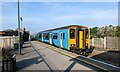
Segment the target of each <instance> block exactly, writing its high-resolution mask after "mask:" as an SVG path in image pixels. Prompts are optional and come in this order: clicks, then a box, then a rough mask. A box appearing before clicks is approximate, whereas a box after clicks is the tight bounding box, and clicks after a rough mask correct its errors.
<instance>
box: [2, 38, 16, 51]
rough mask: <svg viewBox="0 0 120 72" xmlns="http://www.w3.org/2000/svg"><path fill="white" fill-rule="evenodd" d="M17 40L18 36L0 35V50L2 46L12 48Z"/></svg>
mask: <svg viewBox="0 0 120 72" xmlns="http://www.w3.org/2000/svg"><path fill="white" fill-rule="evenodd" d="M17 42H18V37H17V36H16V37H13V36H1V37H0V52H1V50H2V48H5V49H13V48H14V44H15V43H17Z"/></svg>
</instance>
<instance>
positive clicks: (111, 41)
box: [91, 37, 120, 51]
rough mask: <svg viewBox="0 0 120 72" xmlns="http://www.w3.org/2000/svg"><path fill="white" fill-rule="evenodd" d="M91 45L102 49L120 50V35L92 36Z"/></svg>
mask: <svg viewBox="0 0 120 72" xmlns="http://www.w3.org/2000/svg"><path fill="white" fill-rule="evenodd" d="M91 45H92V46H95V47H96V49H100V50H107V51H108V50H114V51H118V50H119V51H120V38H119V37H104V38H92V39H91Z"/></svg>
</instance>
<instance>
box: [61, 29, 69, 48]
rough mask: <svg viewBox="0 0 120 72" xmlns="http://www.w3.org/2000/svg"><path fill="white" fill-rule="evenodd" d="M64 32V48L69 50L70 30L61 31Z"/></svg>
mask: <svg viewBox="0 0 120 72" xmlns="http://www.w3.org/2000/svg"><path fill="white" fill-rule="evenodd" d="M61 32H62V36H63V37H62V48H63V49H66V50H68V29H64V30H61Z"/></svg>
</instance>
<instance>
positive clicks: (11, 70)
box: [2, 54, 16, 72]
mask: <svg viewBox="0 0 120 72" xmlns="http://www.w3.org/2000/svg"><path fill="white" fill-rule="evenodd" d="M15 71H16V55H15V54H12V55H9V56H8V57H6V58H3V59H2V72H15Z"/></svg>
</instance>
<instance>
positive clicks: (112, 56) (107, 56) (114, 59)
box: [65, 51, 120, 72]
mask: <svg viewBox="0 0 120 72" xmlns="http://www.w3.org/2000/svg"><path fill="white" fill-rule="evenodd" d="M76 58H79V59H82V60H85V59H84V58H82V57H80V56H78V57H76ZM76 58H73V59H70V60H69V61H73V63H72V64H71V65H70V66H69V67H68V68H67V69H66V70H65V72H69V71H71V70H72V68H73V67H74V65H75V64H76V63H78V64H80V65H83V66H85V67H88V68H90V69H92V70H95V71H97V72H101V69H99V68H95V67H93V66H92V65H88V64H87V63H85V62H82V61H78V60H76ZM91 58H93V59H96V60H100V61H103V62H106V63H108V64H113V65H116V66H120V61H119V59H120V52H116V51H108V52H104V53H101V54H98V55H95V56H92V57H91ZM87 61H88V62H90V61H89V60H87ZM95 64H97V62H96V63H95ZM98 64H99V63H98ZM82 70H83V69H82ZM83 71H84V72H85V71H86V70H83Z"/></svg>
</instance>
